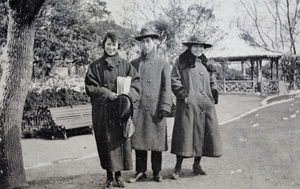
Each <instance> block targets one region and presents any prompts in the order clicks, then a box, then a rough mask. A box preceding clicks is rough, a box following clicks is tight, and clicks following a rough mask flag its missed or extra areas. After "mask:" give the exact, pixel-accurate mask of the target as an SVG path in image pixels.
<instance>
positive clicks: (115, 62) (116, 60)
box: [103, 52, 121, 69]
mask: <svg viewBox="0 0 300 189" xmlns="http://www.w3.org/2000/svg"><path fill="white" fill-rule="evenodd" d="M103 58H104V60H105V62H107V65H108V67H109V68H111V69H113V68H114V67H117V66H119V64H120V63H121V58H120V57H119V54H118V53H116V54H115V55H114V56H109V55H108V54H107V53H106V52H104V55H103Z"/></svg>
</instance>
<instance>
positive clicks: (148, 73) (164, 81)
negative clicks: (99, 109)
mask: <svg viewBox="0 0 300 189" xmlns="http://www.w3.org/2000/svg"><path fill="white" fill-rule="evenodd" d="M131 64H132V65H133V66H134V67H135V68H136V70H138V72H139V74H140V77H141V87H142V88H141V99H140V100H139V104H138V105H137V106H135V114H134V116H133V123H134V125H135V133H134V134H133V136H132V148H133V149H136V150H151V151H166V150H167V149H168V144H167V123H166V118H162V119H161V118H159V116H158V114H159V111H161V110H165V111H167V112H170V111H171V104H172V103H171V94H172V91H171V68H170V65H169V64H168V63H167V62H166V61H165V60H163V59H162V58H161V57H160V56H159V54H157V53H156V52H155V51H152V52H151V53H149V54H148V55H145V54H142V55H141V56H140V57H139V58H137V59H135V60H133V61H132V62H131Z"/></svg>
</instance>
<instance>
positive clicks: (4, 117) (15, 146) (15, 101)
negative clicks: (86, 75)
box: [0, 0, 44, 189]
mask: <svg viewBox="0 0 300 189" xmlns="http://www.w3.org/2000/svg"><path fill="white" fill-rule="evenodd" d="M43 2H44V0H42V1H41V0H36V1H25V2H24V1H17V0H15V1H14V0H10V1H9V6H10V9H9V24H8V33H7V44H6V46H5V48H4V51H3V54H2V55H1V57H0V63H1V64H0V70H1V74H0V188H1V189H2V188H3V189H8V188H23V187H25V186H27V183H26V176H25V169H24V163H23V157H22V147H21V123H22V114H23V106H24V103H25V99H26V95H27V92H28V87H29V84H30V79H31V75H32V62H33V42H34V15H36V14H37V12H38V10H39V9H40V7H41V6H42V4H43Z"/></svg>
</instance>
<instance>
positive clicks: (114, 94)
mask: <svg viewBox="0 0 300 189" xmlns="http://www.w3.org/2000/svg"><path fill="white" fill-rule="evenodd" d="M107 98H108V99H109V100H111V101H114V100H116V99H117V98H118V95H117V93H114V92H112V93H110V94H109V95H108V97H107Z"/></svg>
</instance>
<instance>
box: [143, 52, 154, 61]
mask: <svg viewBox="0 0 300 189" xmlns="http://www.w3.org/2000/svg"><path fill="white" fill-rule="evenodd" d="M155 52H156V51H155V50H154V49H153V50H152V51H150V52H149V53H144V51H142V54H141V59H142V60H149V59H152V58H153V57H154V55H155Z"/></svg>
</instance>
